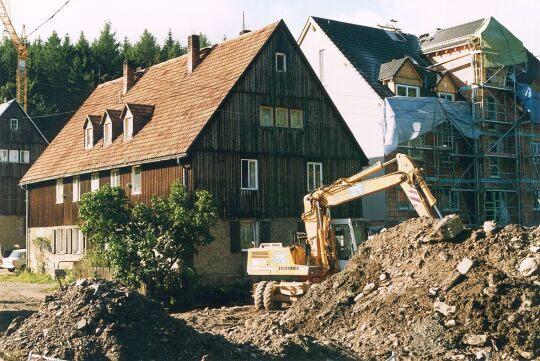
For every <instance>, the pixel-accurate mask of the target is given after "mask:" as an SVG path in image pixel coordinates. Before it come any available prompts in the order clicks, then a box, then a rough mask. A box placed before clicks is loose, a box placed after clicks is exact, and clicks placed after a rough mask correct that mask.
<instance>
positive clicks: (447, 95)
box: [437, 92, 456, 102]
mask: <svg viewBox="0 0 540 361" xmlns="http://www.w3.org/2000/svg"><path fill="white" fill-rule="evenodd" d="M437 96H438V97H439V98H442V99H446V100H449V101H451V102H453V101H455V100H456V95H455V94H453V93H447V92H438V93H437Z"/></svg>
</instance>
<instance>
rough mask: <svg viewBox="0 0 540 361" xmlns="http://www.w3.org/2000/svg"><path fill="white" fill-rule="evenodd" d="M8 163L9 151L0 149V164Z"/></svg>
mask: <svg viewBox="0 0 540 361" xmlns="http://www.w3.org/2000/svg"><path fill="white" fill-rule="evenodd" d="M8 162H9V150H8V149H0V163H8Z"/></svg>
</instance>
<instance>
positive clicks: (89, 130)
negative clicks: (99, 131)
mask: <svg viewBox="0 0 540 361" xmlns="http://www.w3.org/2000/svg"><path fill="white" fill-rule="evenodd" d="M93 147H94V127H93V126H92V122H90V121H89V122H88V124H87V125H86V128H85V129H84V149H86V150H90V149H92V148H93Z"/></svg>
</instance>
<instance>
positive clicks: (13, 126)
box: [9, 118, 19, 130]
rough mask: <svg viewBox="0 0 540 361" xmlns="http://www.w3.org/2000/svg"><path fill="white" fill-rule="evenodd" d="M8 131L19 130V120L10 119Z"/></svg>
mask: <svg viewBox="0 0 540 361" xmlns="http://www.w3.org/2000/svg"><path fill="white" fill-rule="evenodd" d="M9 129H11V130H19V119H15V118H11V121H10V123H9Z"/></svg>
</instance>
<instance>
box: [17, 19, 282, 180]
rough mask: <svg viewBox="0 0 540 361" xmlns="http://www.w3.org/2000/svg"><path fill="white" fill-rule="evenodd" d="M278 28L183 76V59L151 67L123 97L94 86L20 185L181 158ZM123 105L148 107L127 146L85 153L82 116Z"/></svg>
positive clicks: (251, 36) (118, 86)
mask: <svg viewBox="0 0 540 361" xmlns="http://www.w3.org/2000/svg"><path fill="white" fill-rule="evenodd" d="M280 25H282V26H285V24H284V23H283V22H282V21H280V22H276V23H274V24H271V25H268V26H266V27H264V28H262V29H260V30H257V31H253V32H250V33H247V34H244V35H242V36H240V37H238V38H235V39H231V40H228V41H225V42H223V43H220V44H217V45H215V46H213V47H211V48H210V49H207V50H205V51H204V52H203V53H204V56H203V57H202V58H201V62H200V63H199V64H198V65H197V67H196V68H195V70H194V71H193V73H191V74H188V73H187V55H184V56H181V57H178V58H175V59H172V60H169V61H166V62H164V63H160V64H157V65H155V66H152V67H150V68H148V69H147V70H146V72H145V73H144V74H143V75H141V77H140V78H139V80H138V81H137V82H136V83H135V85H133V87H132V88H131V89H130V90H129V91H128V92H127V94H126V95H125V96H123V97H122V96H121V91H122V78H119V79H115V80H112V81H109V82H107V83H104V84H101V85H99V86H98V87H97V88H96V89H95V90H94V92H93V93H92V94H91V95H90V97H89V98H88V99H87V100H86V101H85V102H84V104H83V105H82V106H81V107H80V108H79V109H78V111H77V112H76V113H75V114H74V116H73V117H72V118H71V119H70V121H69V122H68V123H67V124H66V126H65V127H64V128H63V129H62V130H61V131H60V133H59V134H58V136H56V138H55V139H54V140H53V142H52V143H51V144H50V146H49V147H47V149H46V150H45V151H44V152H43V154H42V155H41V156H40V157H39V158H38V160H37V161H36V162H35V163H34V164H33V166H32V167H31V168H30V170H29V171H28V172H27V173H26V174H25V175H24V177H23V178H22V180H21V183H32V182H36V181H40V180H45V179H53V178H58V177H62V176H69V175H73V174H80V173H86V172H90V171H93V170H98V169H106V168H112V167H118V166H125V165H130V164H140V163H142V162H145V161H152V160H157V159H167V158H173V157H175V156H180V155H182V154H185V152H187V150H188V148H189V147H190V146H191V144H192V143H193V142H194V140H195V138H196V137H197V135H198V134H199V133H200V132H201V130H202V129H203V127H204V126H205V125H206V123H207V122H208V121H209V120H210V118H211V116H212V115H213V114H214V113H215V111H216V110H217V109H218V107H219V106H220V105H221V103H222V102H223V100H224V99H225V97H226V96H227V95H228V94H229V92H230V91H231V89H232V87H233V86H234V85H235V84H236V82H237V81H238V80H239V79H240V77H241V75H242V74H243V73H244V71H245V70H246V69H247V68H248V66H249V64H251V62H252V61H253V60H254V59H255V57H256V55H257V54H258V53H259V51H260V50H261V48H262V47H263V45H264V44H265V43H266V42H267V40H268V39H269V38H270V36H271V35H272V34H273V33H274V31H275V29H276V28H277V27H278V26H280ZM126 104H130V107H131V106H133V105H137V104H139V105H141V104H142V105H145V109H140V108H139V107H137V111H139V110H141V111H142V112H145V111H148V109H149V107H148V106H152V107H153V112H152V116H151V119H150V120H149V121H148V123H147V124H145V126H144V127H143V128H142V129H141V130H140V131H139V132H138V133H137V135H136V136H134V137H133V139H131V140H129V141H123V139H122V137H117V138H116V139H114V140H113V143H112V144H110V145H108V146H104V145H103V142H99V143H98V144H96V145H95V146H94V147H93V148H92V149H91V150H85V149H84V137H83V132H82V125H83V123H84V121H85V119H86V116H87V115H90V114H91V115H100V114H104V112H105V111H106V110H107V109H112V110H113V113H114V111H115V110H116V111H122V110H123V109H124V107H125V105H126ZM135 107H136V106H135ZM130 109H131V108H130ZM109 113H111V112H110V111H109Z"/></svg>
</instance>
